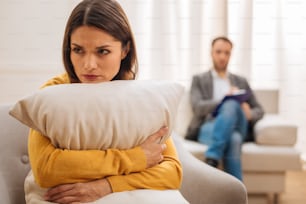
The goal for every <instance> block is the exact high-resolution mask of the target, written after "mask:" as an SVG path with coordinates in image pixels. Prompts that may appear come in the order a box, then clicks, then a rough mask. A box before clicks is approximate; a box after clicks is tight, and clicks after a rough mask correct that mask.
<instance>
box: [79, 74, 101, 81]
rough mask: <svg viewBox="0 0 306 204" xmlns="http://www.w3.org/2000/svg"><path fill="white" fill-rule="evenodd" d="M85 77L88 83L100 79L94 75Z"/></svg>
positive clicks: (85, 75)
mask: <svg viewBox="0 0 306 204" xmlns="http://www.w3.org/2000/svg"><path fill="white" fill-rule="evenodd" d="M83 77H84V78H85V79H86V80H88V81H95V80H96V79H98V78H99V76H98V75H94V74H84V75H83Z"/></svg>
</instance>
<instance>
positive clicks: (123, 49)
mask: <svg viewBox="0 0 306 204" xmlns="http://www.w3.org/2000/svg"><path fill="white" fill-rule="evenodd" d="M129 51H130V41H129V42H128V43H126V45H125V46H124V47H123V48H122V51H121V60H123V59H124V58H125V57H126V56H127V54H128V53H129Z"/></svg>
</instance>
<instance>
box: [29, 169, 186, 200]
mask: <svg viewBox="0 0 306 204" xmlns="http://www.w3.org/2000/svg"><path fill="white" fill-rule="evenodd" d="M46 192H47V189H45V188H41V187H39V186H38V185H37V184H36V183H35V181H34V176H33V174H32V172H31V171H30V172H29V174H28V176H27V177H26V179H25V199H26V203H39V204H51V202H47V201H44V195H45V193H46ZM90 203H91V204H105V203H107V204H122V203H124V204H137V203H141V204H156V203H158V204H169V203H174V204H188V203H189V202H188V201H187V200H186V199H185V198H184V197H183V196H182V194H181V193H180V191H179V190H149V189H140V190H133V191H123V192H117V193H111V194H109V195H107V196H105V197H103V198H100V199H99V200H96V201H94V202H90Z"/></svg>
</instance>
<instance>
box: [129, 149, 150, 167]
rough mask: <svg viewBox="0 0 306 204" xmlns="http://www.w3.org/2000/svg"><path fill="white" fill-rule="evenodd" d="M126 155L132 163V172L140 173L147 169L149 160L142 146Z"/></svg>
mask: <svg viewBox="0 0 306 204" xmlns="http://www.w3.org/2000/svg"><path fill="white" fill-rule="evenodd" d="M126 153H127V156H128V158H129V159H130V162H131V163H130V164H131V167H132V171H131V172H139V171H142V170H144V169H146V168H147V158H146V155H145V153H144V151H143V150H142V148H141V147H140V146H138V147H135V148H133V149H130V150H128V151H126Z"/></svg>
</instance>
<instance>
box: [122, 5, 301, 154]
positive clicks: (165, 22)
mask: <svg viewBox="0 0 306 204" xmlns="http://www.w3.org/2000/svg"><path fill="white" fill-rule="evenodd" d="M120 3H121V5H122V6H123V7H124V9H125V10H126V12H127V14H128V16H129V19H130V21H131V25H132V28H133V30H134V33H135V38H136V42H137V48H138V55H139V64H140V67H139V68H140V73H139V78H140V79H167V80H176V81H179V82H181V83H182V84H183V85H185V86H186V87H187V88H189V86H190V82H191V78H192V75H194V74H196V73H199V72H203V71H206V70H208V69H210V68H211V59H210V46H211V45H210V43H211V40H212V39H213V38H214V37H216V36H219V35H226V36H228V37H229V38H230V39H231V40H232V41H233V43H234V48H233V53H232V58H231V61H230V64H229V70H230V71H232V72H234V73H237V74H241V75H243V76H244V77H246V78H247V79H248V80H249V82H250V84H251V86H252V87H253V88H257V89H277V90H279V93H280V102H279V109H280V114H281V116H283V117H285V118H287V119H288V121H292V122H293V123H295V124H297V125H298V127H299V131H298V141H297V145H296V147H297V148H298V149H299V150H301V151H302V152H303V153H304V155H306V107H305V102H306V92H305V91H304V87H306V66H305V65H306V61H305V59H306V57H305V56H306V33H305V32H306V26H305V25H306V22H305V21H306V14H305V12H303V11H305V9H306V2H305V1H303V0H265V1H263V0H211V1H209V0H120Z"/></svg>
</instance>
